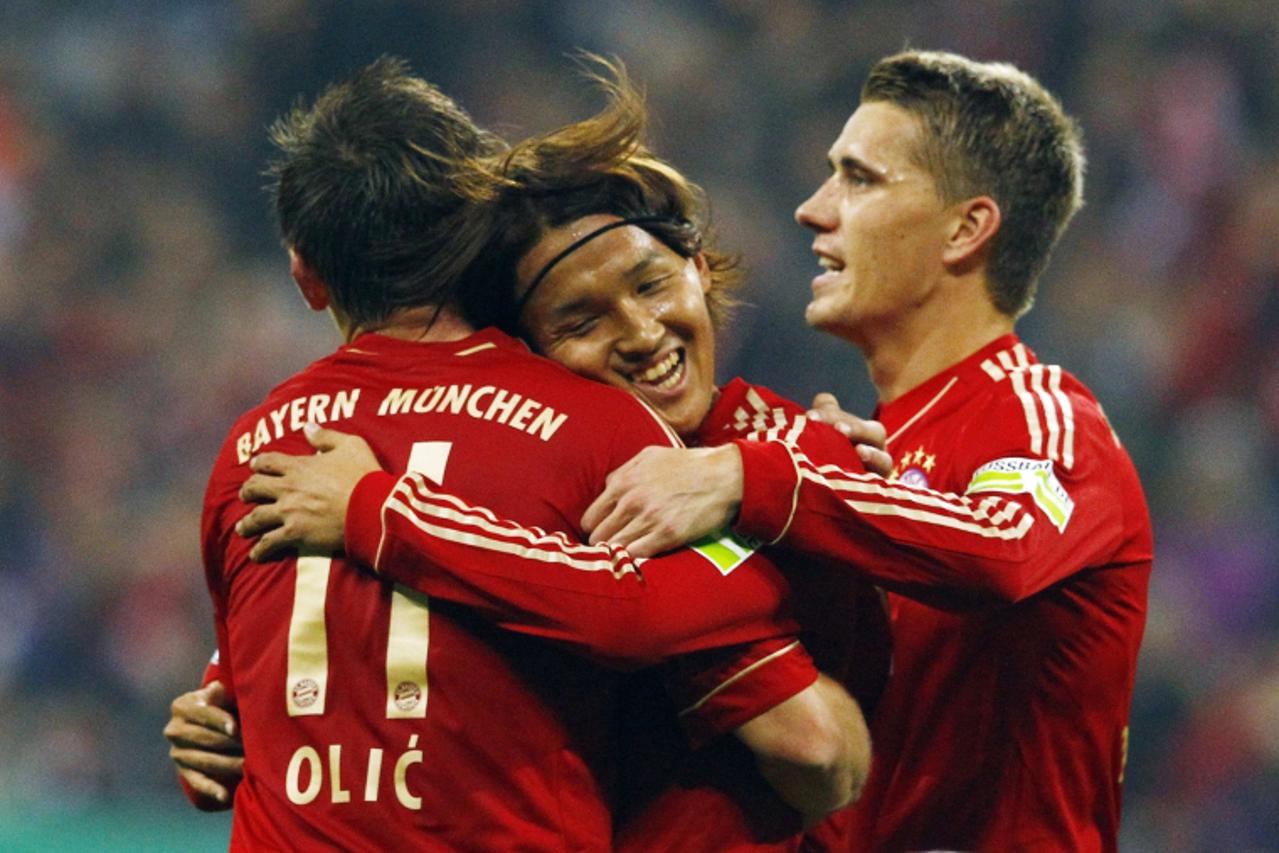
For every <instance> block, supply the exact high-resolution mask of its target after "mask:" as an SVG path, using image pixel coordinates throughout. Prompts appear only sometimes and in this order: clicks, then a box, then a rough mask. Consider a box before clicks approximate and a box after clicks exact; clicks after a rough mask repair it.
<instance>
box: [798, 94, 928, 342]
mask: <svg viewBox="0 0 1279 853" xmlns="http://www.w3.org/2000/svg"><path fill="white" fill-rule="evenodd" d="M922 132H923V130H922V128H921V127H920V125H919V123H918V121H917V120H916V119H915V117H914V116H913V115H912V114H911V113H909V112H907V111H906V110H904V109H902V108H901V107H898V106H895V105H893V104H888V103H883V102H874V101H872V102H869V103H865V104H862V105H861V106H860V107H858V108H857V111H856V112H854V113H853V115H852V117H851V118H849V120H848V123H847V124H845V125H844V129H843V131H842V132H841V133H840V135H839V138H838V139H836V140H835V144H834V145H832V146H831V149H830V152H829V160H830V165H831V174H830V177H829V178H827V179H826V181H825V182H823V183H822V185H821V186H820V187H818V188H817V191H816V192H815V193H813V195H812V197H810V198H809V199H808V200H807V201H805V202H804V203H803V204H801V205H800V206H799V209H798V210H796V211H795V218H796V220H798V221H799V223H800V224H801V225H804V226H807V227H808V228H811V229H812V230H813V231H815V232H816V233H817V236H816V237H815V238H814V239H813V253H814V254H816V255H817V259H818V263H819V264H820V265H821V267H822V270H823V271H822V273H821V274H819V275H818V276H817V277H816V278H814V279H813V284H812V290H813V298H812V301H811V302H809V304H808V308H807V310H806V311H805V318H806V319H807V320H808V323H809V325H811V326H814V327H815V328H818V329H822V330H823V331H826V332H830V333H832V334H836V335H839V336H840V337H844V338H848V339H851V340H853V341H855V342H857V341H861V340H864V339H865V336H866V335H867V333H868V332H870V331H871V330H873V329H876V328H879V329H883V330H887V331H889V332H891V331H892V329H893V328H894V326H895V325H897V324H898V323H899V322H900V321H901V319H902V318H903V317H904V316H906V315H907V314H909V313H910V312H913V311H915V310H916V309H918V308H919V306H920V305H922V304H923V303H924V302H926V301H928V300H929V299H932V298H934V297H936V296H937V295H938V294H939V290H938V288H937V287H936V282H937V278H938V277H937V274H936V271H937V270H938V269H939V268H940V263H939V261H940V258H941V252H942V248H943V246H944V243H945V237H946V228H947V224H948V221H947V219H946V216H945V214H946V209H945V205H944V204H943V203H942V200H941V198H940V196H939V194H938V192H937V189H936V184H935V182H934V180H933V177H932V175H931V174H930V173H929V172H928V170H927V169H926V168H924V166H923V165H922V164H921V163H920V162H919V158H918V157H917V156H916V152H917V151H918V150H919V148H918V146H919V145H920V134H921V133H922Z"/></svg>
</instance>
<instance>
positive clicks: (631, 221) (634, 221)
mask: <svg viewBox="0 0 1279 853" xmlns="http://www.w3.org/2000/svg"><path fill="white" fill-rule="evenodd" d="M654 222H667V223H670V224H672V225H682V224H684V222H685V221H684V220H683V219H680V218H679V217H676V216H653V215H649V216H630V217H627V218H626V219H619V220H618V221H617V222H610V223H608V224H607V225H602V226H600V227H599V228H596V229H595V230H594V231H592V232H590V233H589V234H587V235H586V236H584V237H579V238H578V239H576V240H574V241H573V242H572V243H570V244H569V245H568V248H566V249H565V250H564V251H562V252H560V253H559V254H558V255H556V256H555V257H553V258H551V259H550V260H549V261H547V262H546V265H545V266H543V267H542V269H541V271H540V272H538V274H537V275H536V276H534V277H533V283H532V284H530V285H529V286H528V290H526V291H524V294H523V295H522V296H520V298H519V299H517V300H515V316H519V313H520V311H522V310H524V305H525V303H527V302H528V300H529V297H530V296H532V295H533V291H535V290H537V286H538V285H539V284H541V283H542V279H544V278H546V274H547V273H549V272H550V271H551V268H552V267H554V266H555V265H556V264H558V263H559V262H560V261H562V260H564V259H565V258H567V257H568V256H569V255H571V254H573V253H574V252H576V251H577V250H578V249H580V248H582V247H583V246H585V245H586V244H587V243H589V242H591V241H592V240H594V239H595V238H596V237H598V236H600V235H601V234H603V233H605V232H606V231H612V230H613V229H614V228H621V227H622V226H623V225H649V224H651V223H654ZM645 230H647V229H645Z"/></svg>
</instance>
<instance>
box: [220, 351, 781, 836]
mask: <svg viewBox="0 0 1279 853" xmlns="http://www.w3.org/2000/svg"><path fill="white" fill-rule="evenodd" d="M308 421H312V422H317V423H324V424H326V425H328V426H330V427H332V428H334V429H338V430H343V431H348V432H355V433H358V434H360V435H363V436H364V437H365V438H366V439H368V441H369V442H370V444H371V445H372V446H373V449H374V451H375V452H376V453H377V455H378V457H379V459H380V460H381V462H382V463H383V464H384V465H386V466H387V467H389V468H391V469H392V470H404V469H406V468H407V469H409V470H412V471H415V472H420V473H421V477H419V478H418V480H419V481H420V482H422V483H425V482H426V480H427V479H428V478H429V479H430V480H432V481H435V482H439V483H443V484H444V485H446V486H447V487H448V488H449V489H451V490H455V491H456V492H458V493H459V494H463V495H467V496H468V497H470V498H472V499H475V500H477V501H483V502H484V503H485V504H486V505H488V506H490V507H492V508H493V509H494V510H495V511H497V512H501V513H503V514H509V515H512V516H516V517H519V518H522V519H526V520H527V521H528V522H530V523H532V524H536V525H538V526H539V527H541V528H544V529H545V530H549V531H573V532H576V531H577V530H578V527H577V525H578V520H579V519H580V518H581V515H582V513H583V512H584V511H585V509H586V507H587V506H588V505H589V504H590V502H591V500H593V498H594V497H595V495H596V494H597V492H598V490H599V487H600V484H602V483H603V482H604V478H605V476H606V475H607V473H608V472H609V471H610V470H612V469H613V468H615V467H617V466H618V465H619V464H621V463H622V462H625V461H626V460H627V459H629V458H630V457H631V456H633V455H634V454H635V453H636V452H637V451H638V450H639V449H640V448H642V447H643V446H645V445H648V444H652V443H657V442H663V443H666V442H670V441H671V440H672V439H671V437H670V435H669V433H668V431H667V430H666V429H665V427H664V426H663V425H661V424H660V422H659V421H658V420H657V419H656V418H655V417H654V416H652V415H651V414H650V413H649V412H648V411H647V410H646V409H645V408H644V407H642V406H641V405H639V404H638V403H637V402H636V401H635V400H634V399H632V398H631V397H630V396H628V395H626V394H624V393H622V392H619V391H616V390H613V389H608V388H602V387H600V386H598V385H595V384H592V383H588V382H586V381H585V380H582V379H580V378H579V377H576V376H573V375H572V374H570V373H569V372H568V371H566V370H564V369H563V368H561V367H559V366H557V365H554V364H552V363H550V362H547V361H545V360H543V359H539V358H536V357H534V356H532V355H531V354H529V353H528V351H527V349H526V348H525V347H524V346H523V345H522V344H520V343H518V342H516V341H514V340H512V339H510V338H507V337H505V336H504V335H501V334H500V333H497V332H494V331H485V332H481V333H478V334H476V335H473V336H471V337H469V338H467V339H466V340H463V341H457V342H451V343H432V344H423V343H414V342H406V341H398V340H394V339H390V338H386V337H383V336H379V335H364V336H362V337H360V338H358V339H357V340H356V341H354V342H353V343H352V344H350V345H347V346H344V347H342V348H341V349H339V350H338V351H337V352H336V353H334V354H333V355H331V356H329V357H327V358H324V359H321V360H320V361H317V362H316V363H314V364H313V365H311V366H310V367H308V368H307V369H306V370H303V371H302V372H301V373H299V374H297V375H296V376H294V377H293V378H292V379H290V380H288V381H286V382H285V383H283V384H282V385H280V386H279V387H277V388H276V389H275V390H274V391H272V392H271V394H270V395H269V396H268V397H267V399H266V401H265V402H264V403H263V404H262V405H260V406H259V407H257V408H256V409H254V410H252V411H250V412H249V413H247V414H246V415H244V416H243V417H242V418H240V419H239V421H237V423H236V425H235V427H234V428H233V429H232V431H231V433H230V435H229V436H228V439H227V441H226V442H225V444H224V446H223V448H222V451H221V453H220V454H219V456H218V459H217V462H216V463H215V466H214V470H213V474H212V476H211V478H210V483H209V488H208V492H207V495H206V503H205V513H204V520H203V531H202V539H203V551H204V560H205V567H206V575H207V579H208V585H209V589H210V592H211V595H212V597H213V601H214V610H215V617H216V625H217V631H218V641H219V642H218V644H219V649H220V673H219V674H220V676H221V678H222V680H223V681H224V683H225V684H227V686H228V688H229V689H230V690H231V691H233V694H234V699H235V702H236V705H237V707H238V710H239V713H240V719H241V726H242V732H243V738H244V744H245V754H246V759H245V774H244V780H243V782H242V783H241V784H240V786H239V789H238V791H237V792H236V800H235V809H234V819H233V826H232V847H233V848H236V849H298V848H306V849H315V848H318V847H324V846H326V845H328V846H332V847H337V848H342V849H395V848H397V847H400V846H403V845H405V844H411V845H412V846H413V847H414V848H416V849H440V850H495V849H516V848H518V849H525V850H603V849H608V848H609V846H610V844H611V834H612V827H611V821H610V815H609V812H608V808H607V802H608V798H609V794H610V793H611V791H612V789H613V784H614V781H615V780H614V774H615V770H616V765H617V756H616V742H615V741H616V737H617V719H618V703H619V701H620V700H621V697H620V696H619V690H618V686H619V677H618V676H615V675H613V674H611V673H609V672H607V671H605V670H602V669H601V668H600V667H598V666H597V665H595V664H593V663H591V662H590V661H588V660H586V659H585V658H583V657H580V656H576V655H572V654H569V653H567V652H566V651H565V650H563V649H561V648H558V647H557V646H556V645H554V644H552V643H548V642H542V641H539V640H536V639H531V638H529V637H527V636H518V635H516V634H512V633H509V632H506V631H502V630H499V629H498V628H497V627H495V626H493V625H491V624H489V623H487V622H485V621H484V620H482V619H480V618H478V617H477V616H476V615H475V614H474V613H472V612H470V611H469V610H468V609H467V608H463V607H458V606H456V605H454V604H451V603H449V602H444V601H434V600H430V599H428V598H427V597H426V596H424V595H422V594H420V593H418V592H416V591H413V590H410V589H407V588H404V587H399V586H395V585H393V584H391V583H389V582H388V581H387V580H385V579H383V578H378V577H375V576H373V575H371V574H368V573H364V572H360V571H356V570H353V569H351V568H346V567H342V566H341V565H340V564H341V563H342V562H344V561H345V558H343V557H340V556H334V555H319V554H317V555H303V556H300V557H290V558H287V559H282V560H279V561H276V562H274V563H269V564H256V563H253V562H251V561H250V560H249V559H248V550H249V545H250V543H249V542H248V541H247V540H245V539H243V538H241V537H239V536H237V535H236V534H235V533H234V530H233V527H234V524H235V522H236V521H237V520H238V519H239V518H240V517H242V516H243V515H244V514H245V513H246V512H247V511H248V509H249V507H248V506H247V505H245V504H244V503H242V502H241V501H240V500H239V498H238V490H239V487H240V485H241V484H242V483H243V481H244V480H245V479H246V478H247V476H248V474H249V470H248V465H247V462H248V460H249V458H250V457H251V456H252V455H253V454H255V453H258V452H260V451H263V450H278V451H282V452H286V453H306V452H309V451H310V448H309V445H308V444H307V442H306V440H305V438H304V437H303V435H302V433H301V428H302V426H303V425H304V424H305V423H307V422H308ZM694 559H696V560H698V562H699V563H701V564H702V565H703V566H705V567H706V568H707V570H708V572H709V573H710V574H713V575H715V576H716V577H718V578H723V579H726V580H728V579H733V578H738V577H741V578H746V579H749V578H750V577H752V576H754V575H756V574H760V573H757V572H742V573H738V572H732V571H730V572H729V573H728V574H727V575H724V574H721V572H722V571H723V568H722V566H720V565H716V564H713V563H711V562H710V561H708V560H705V559H702V558H701V557H694ZM623 562H625V561H623ZM335 564H336V565H335ZM735 630H737V631H738V632H739V633H738V634H736V635H734V636H735V637H744V638H746V639H748V640H751V641H753V640H756V639H758V638H759V637H758V634H757V633H752V632H751V631H749V630H748V629H746V628H743V627H741V626H736V627H735ZM764 633H765V634H769V635H778V634H781V633H784V631H782V630H781V629H779V628H777V627H775V626H771V627H768V628H766V629H764ZM547 635H548V636H555V634H554V632H547ZM775 642H776V643H782V642H783V640H782V639H778V640H776V641H775ZM785 642H787V643H789V644H791V645H793V641H791V640H787V641H785ZM784 647H785V646H782V648H784ZM800 653H801V654H802V650H800ZM783 657H785V658H787V659H788V660H790V659H793V657H794V656H793V655H791V654H789V653H788V654H784V655H783ZM690 689H695V688H690Z"/></svg>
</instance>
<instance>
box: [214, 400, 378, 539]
mask: <svg viewBox="0 0 1279 853" xmlns="http://www.w3.org/2000/svg"><path fill="white" fill-rule="evenodd" d="M306 437H307V440H308V441H310V442H311V446H312V447H314V448H315V449H316V450H317V451H319V452H318V453H316V454H315V455H314V456H289V455H288V454H285V453H263V454H261V455H260V456H255V457H253V459H251V460H250V461H249V467H250V468H252V469H253V472H254V473H253V475H252V476H251V477H249V479H248V480H246V481H245V483H244V485H243V486H241V487H240V498H241V499H242V500H244V501H247V502H249V503H258V504H261V506H259V507H255V508H254V509H253V511H252V512H250V513H249V514H248V515H246V516H245V517H244V518H242V519H240V521H239V522H238V523H237V524H236V525H235V532H236V533H239V534H240V535H241V536H245V537H247V538H250V539H253V538H256V537H260V538H258V541H257V542H255V543H254V544H253V548H252V550H251V551H249V557H250V558H252V559H254V560H259V561H265V560H269V559H272V558H273V557H275V556H276V555H278V554H279V553H280V552H281V551H284V550H287V549H290V548H296V549H298V550H307V551H317V552H327V551H340V550H342V547H343V544H344V541H345V526H346V508H347V504H349V503H350V501H351V492H353V491H355V486H356V484H357V483H359V482H360V480H361V478H363V477H364V475H365V474H368V473H369V472H371V471H380V470H381V469H382V466H381V465H380V464H378V461H377V457H376V456H374V455H373V450H372V449H371V448H370V447H369V445H368V442H366V441H365V440H364V439H362V438H360V437H359V436H358V435H348V434H346V433H342V432H335V431H334V430H329V429H321V428H319V427H316V426H311V425H308V427H307V428H306Z"/></svg>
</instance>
